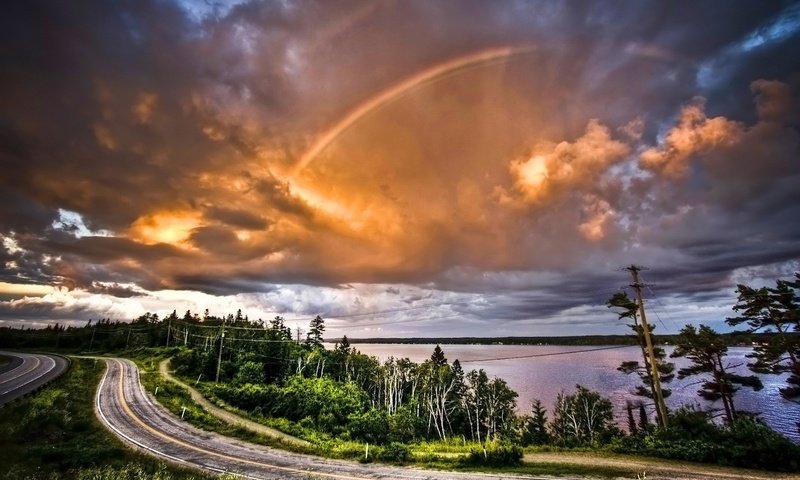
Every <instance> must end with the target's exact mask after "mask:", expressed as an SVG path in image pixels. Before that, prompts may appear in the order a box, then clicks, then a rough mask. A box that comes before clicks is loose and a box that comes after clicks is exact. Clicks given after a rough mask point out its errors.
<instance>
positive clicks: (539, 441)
mask: <svg viewBox="0 0 800 480" xmlns="http://www.w3.org/2000/svg"><path fill="white" fill-rule="evenodd" d="M526 436H527V441H528V443H530V444H533V445H545V444H548V443H550V434H549V433H548V432H547V410H545V408H544V407H543V406H542V402H541V400H539V399H536V400H534V401H533V404H532V405H531V418H530V420H528V428H527V432H526Z"/></svg>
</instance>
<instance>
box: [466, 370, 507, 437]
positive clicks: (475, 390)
mask: <svg viewBox="0 0 800 480" xmlns="http://www.w3.org/2000/svg"><path fill="white" fill-rule="evenodd" d="M516 398H517V393H516V392H515V391H513V390H511V389H510V388H508V384H506V382H505V381H504V380H502V379H500V378H495V379H492V380H489V377H488V376H487V375H486V372H485V371H484V370H483V369H481V370H477V371H476V370H472V371H471V372H469V373H468V374H467V375H466V390H465V392H464V395H463V397H462V398H461V405H462V408H463V412H464V413H465V414H466V416H467V421H468V424H469V426H470V432H471V435H472V439H473V440H475V441H477V442H486V441H489V440H492V439H497V438H498V437H499V436H501V435H502V434H504V433H506V432H507V431H509V430H510V429H511V426H512V425H513V423H514V420H515V416H514V409H515V408H516V404H517V401H516Z"/></svg>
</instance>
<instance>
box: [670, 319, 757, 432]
mask: <svg viewBox="0 0 800 480" xmlns="http://www.w3.org/2000/svg"><path fill="white" fill-rule="evenodd" d="M727 352H728V346H727V345H726V343H725V340H724V339H723V338H722V337H721V336H720V335H719V334H718V333H717V332H715V331H714V330H713V329H712V328H710V327H708V326H706V325H700V328H699V329H695V327H694V325H687V326H685V327H684V328H683V329H681V331H680V334H679V335H678V339H677V340H676V342H675V350H674V352H673V353H672V356H673V357H686V358H688V359H689V360H691V361H692V364H691V365H689V366H688V367H686V368H681V369H680V370H678V378H685V377H688V376H692V375H702V374H709V375H710V377H707V378H705V380H704V382H703V383H702V386H701V388H700V390H698V391H697V394H698V395H700V396H701V397H702V398H704V399H705V400H708V401H711V402H713V401H716V400H722V405H723V408H724V410H725V412H724V414H725V419H726V420H727V422H728V423H733V421H734V420H736V416H737V412H736V407H735V405H734V403H733V396H734V394H735V393H736V392H737V391H738V390H739V387H737V386H736V385H743V386H748V387H750V388H752V389H754V390H761V388H763V386H762V384H761V380H759V379H758V377H756V376H755V375H752V376H749V377H744V376H740V375H735V374H732V373H730V372H728V370H727V369H728V368H729V366H728V365H726V363H725V361H724V359H725V355H726V354H727Z"/></svg>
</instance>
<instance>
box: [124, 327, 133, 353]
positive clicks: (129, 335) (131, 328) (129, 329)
mask: <svg viewBox="0 0 800 480" xmlns="http://www.w3.org/2000/svg"><path fill="white" fill-rule="evenodd" d="M131 330H133V325H131V326H130V327H128V339H127V340H125V349H126V350H127V349H128V346H129V345H130V344H131Z"/></svg>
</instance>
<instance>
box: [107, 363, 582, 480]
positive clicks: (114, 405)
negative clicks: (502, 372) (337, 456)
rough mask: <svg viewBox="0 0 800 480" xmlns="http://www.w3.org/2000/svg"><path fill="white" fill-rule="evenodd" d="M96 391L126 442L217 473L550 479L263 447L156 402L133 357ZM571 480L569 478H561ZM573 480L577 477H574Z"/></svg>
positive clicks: (113, 368) (114, 366)
mask: <svg viewBox="0 0 800 480" xmlns="http://www.w3.org/2000/svg"><path fill="white" fill-rule="evenodd" d="M106 363H107V366H108V368H107V370H106V373H105V375H104V377H103V380H102V382H101V383H100V387H99V388H98V390H97V396H96V399H95V400H96V401H95V408H96V410H97V415H98V416H99V417H100V420H101V421H102V422H103V423H104V424H105V425H106V426H107V427H108V428H109V429H111V430H112V431H113V432H114V433H115V434H117V435H118V436H119V437H121V438H122V439H123V440H124V441H125V442H127V443H128V444H131V445H133V446H135V447H136V448H139V449H142V450H145V451H147V452H149V453H150V454H153V455H156V456H158V457H161V458H164V459H166V460H169V461H172V462H174V463H179V464H183V465H189V466H193V467H197V468H201V469H204V470H207V471H212V472H231V473H236V474H239V475H241V476H243V477H244V478H257V479H287V478H291V479H305V480H308V479H312V478H321V479H342V480H355V479H402V480H405V479H408V480H423V479H431V480H433V479H439V480H477V479H481V480H484V479H528V480H532V479H535V478H538V479H545V478H546V479H551V478H555V477H532V476H523V475H488V474H481V473H454V472H442V471H429V470H421V469H416V468H404V467H390V466H384V465H377V464H367V465H362V464H359V463H356V462H347V461H342V460H329V459H325V458H320V457H315V456H312V455H301V454H296V453H291V452H286V451H282V450H276V449H272V448H269V447H263V446H259V445H254V444H250V443H246V442H243V441H239V440H236V439H232V438H229V437H224V436H221V435H217V434H215V433H210V432H205V431H202V430H198V429H196V428H194V427H192V426H190V425H189V424H188V423H186V422H184V421H182V420H180V419H179V418H177V417H175V416H173V415H172V414H171V413H169V412H167V411H166V410H165V409H164V408H163V407H161V406H160V405H158V404H157V403H155V402H153V401H152V400H151V399H150V397H149V396H148V395H147V394H146V393H145V392H144V391H143V389H142V386H141V384H140V383H139V371H138V369H137V368H136V366H135V365H134V364H133V363H132V362H130V361H129V360H123V359H113V358H111V359H106ZM558 478H560V479H561V480H570V479H569V478H568V477H558ZM572 480H576V479H575V477H573V478H572Z"/></svg>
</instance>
